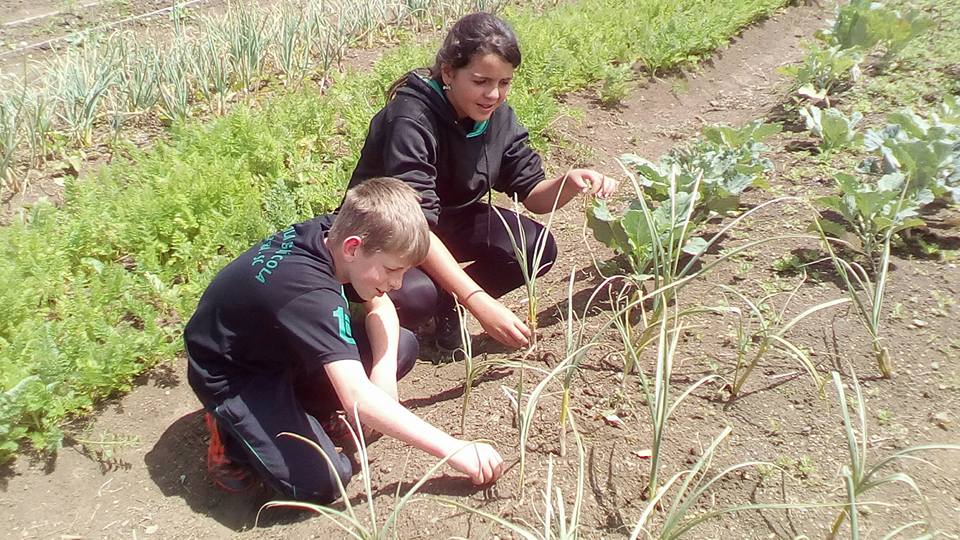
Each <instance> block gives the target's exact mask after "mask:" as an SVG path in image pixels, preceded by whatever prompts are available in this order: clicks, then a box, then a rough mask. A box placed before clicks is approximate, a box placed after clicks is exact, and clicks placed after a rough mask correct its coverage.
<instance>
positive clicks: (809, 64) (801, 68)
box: [779, 43, 863, 106]
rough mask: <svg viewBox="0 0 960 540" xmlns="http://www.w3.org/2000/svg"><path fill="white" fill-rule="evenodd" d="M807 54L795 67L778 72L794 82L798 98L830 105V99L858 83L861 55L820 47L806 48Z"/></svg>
mask: <svg viewBox="0 0 960 540" xmlns="http://www.w3.org/2000/svg"><path fill="white" fill-rule="evenodd" d="M806 49H807V54H806V55H805V56H804V57H803V60H802V62H801V63H800V64H799V65H796V66H784V67H782V68H780V70H779V71H780V72H781V73H783V74H784V75H787V76H788V77H791V78H793V88H794V92H796V93H797V94H798V95H799V96H801V97H802V98H806V99H811V100H813V101H815V102H819V101H824V102H826V104H827V106H829V105H830V96H831V95H834V94H835V93H836V92H838V91H840V90H842V89H845V88H846V87H848V86H849V85H850V84H851V83H854V82H856V81H857V80H859V79H860V74H861V73H860V64H861V63H863V53H862V52H860V51H859V50H857V49H845V48H843V47H841V46H840V45H833V46H828V47H822V46H820V45H819V44H817V43H808V44H806Z"/></svg>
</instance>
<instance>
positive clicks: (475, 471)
mask: <svg viewBox="0 0 960 540" xmlns="http://www.w3.org/2000/svg"><path fill="white" fill-rule="evenodd" d="M457 443H458V444H459V445H460V446H464V445H466V446H465V447H464V448H462V449H461V450H459V451H457V453H455V454H453V456H452V457H451V458H450V461H449V462H448V463H450V466H452V467H453V468H454V469H456V470H458V471H460V472H462V473H463V474H465V475H467V476H469V477H470V481H472V482H473V483H474V484H475V485H478V486H479V485H483V484H491V483H493V482H496V481H497V479H498V478H500V475H501V474H503V458H502V457H500V453H499V452H497V451H496V449H494V448H493V447H492V446H490V445H489V444H486V443H480V442H477V443H473V444H470V443H469V442H467V441H457Z"/></svg>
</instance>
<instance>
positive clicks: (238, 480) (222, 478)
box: [203, 412, 257, 493]
mask: <svg viewBox="0 0 960 540" xmlns="http://www.w3.org/2000/svg"><path fill="white" fill-rule="evenodd" d="M203 422H204V423H205V424H206V426H207V431H208V432H209V433H210V444H209V445H208V446H207V477H209V478H210V481H211V482H213V483H214V485H216V486H217V487H218V488H220V489H222V490H224V491H227V492H230V493H239V492H241V491H247V490H248V489H250V488H252V487H254V486H255V485H256V484H257V477H256V475H255V474H254V472H253V470H252V469H251V468H250V467H249V466H247V465H245V464H242V463H235V462H233V461H231V460H230V458H228V457H227V453H226V450H227V449H226V447H225V446H224V445H223V441H222V440H221V438H220V429H219V428H218V427H217V421H216V419H215V418H214V417H213V415H212V414H211V413H209V412H208V413H204V415H203Z"/></svg>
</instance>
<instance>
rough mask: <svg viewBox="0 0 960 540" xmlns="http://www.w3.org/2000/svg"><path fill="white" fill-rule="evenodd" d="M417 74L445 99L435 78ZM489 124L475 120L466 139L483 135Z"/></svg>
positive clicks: (486, 121) (488, 121) (485, 121)
mask: <svg viewBox="0 0 960 540" xmlns="http://www.w3.org/2000/svg"><path fill="white" fill-rule="evenodd" d="M417 76H418V77H420V78H421V79H423V81H424V82H425V83H427V84H428V85H430V88H433V90H434V91H435V92H436V93H437V94H439V95H440V97H442V98H443V100H444V101H446V100H447V95H446V94H445V93H444V91H443V88H441V86H440V83H439V82H438V81H437V80H436V79H431V78H429V77H424V76H422V75H419V74H418V75H417ZM489 124H490V120H484V121H482V122H476V123H474V124H473V129H472V130H471V131H470V133H467V138H468V139H472V138H474V137H479V136H480V135H483V134H484V133H485V132H486V131H487V126H488V125H489Z"/></svg>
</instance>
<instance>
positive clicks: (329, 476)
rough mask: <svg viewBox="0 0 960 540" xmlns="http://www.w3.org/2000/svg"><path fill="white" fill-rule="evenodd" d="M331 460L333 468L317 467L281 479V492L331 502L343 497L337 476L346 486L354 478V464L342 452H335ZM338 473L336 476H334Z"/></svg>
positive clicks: (296, 498) (298, 497)
mask: <svg viewBox="0 0 960 540" xmlns="http://www.w3.org/2000/svg"><path fill="white" fill-rule="evenodd" d="M331 461H332V462H333V469H332V470H331V469H330V468H329V467H316V468H314V469H313V471H312V473H304V472H301V473H300V474H295V475H294V474H291V475H290V476H289V477H288V478H286V479H279V480H280V484H281V486H280V487H281V488H282V489H281V492H282V493H283V495H284V496H286V497H290V498H291V499H294V500H298V501H310V502H317V503H330V502H333V501H335V500H337V499H339V498H340V497H341V495H342V494H341V493H340V487H339V486H338V484H337V477H339V478H340V484H341V485H343V487H344V488H346V487H347V484H349V483H350V479H351V478H353V466H352V465H351V464H350V460H349V459H348V458H347V457H346V456H345V455H343V454H342V453H337V454H335V455H334V456H333V457H332V458H331ZM334 475H336V476H334Z"/></svg>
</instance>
